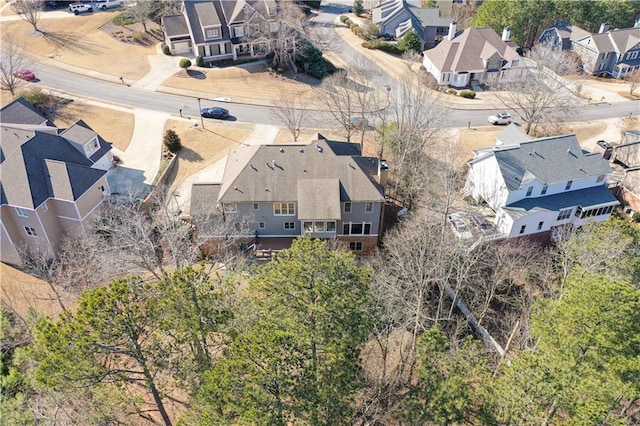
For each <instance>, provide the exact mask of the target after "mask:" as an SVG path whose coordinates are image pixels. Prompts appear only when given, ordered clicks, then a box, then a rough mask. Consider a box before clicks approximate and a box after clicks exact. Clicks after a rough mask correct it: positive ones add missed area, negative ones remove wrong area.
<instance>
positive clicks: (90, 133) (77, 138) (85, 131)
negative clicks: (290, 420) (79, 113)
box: [60, 120, 111, 163]
mask: <svg viewBox="0 0 640 426" xmlns="http://www.w3.org/2000/svg"><path fill="white" fill-rule="evenodd" d="M60 136H62V137H63V138H65V139H67V140H69V141H71V142H75V143H76V144H78V145H83V144H84V143H86V142H87V141H89V140H90V139H91V138H93V137H97V138H98V142H99V143H100V148H99V149H98V150H97V151H96V152H94V153H93V154H91V157H89V158H90V159H91V161H92V162H94V163H95V162H96V161H98V160H99V159H100V158H102V156H103V155H105V154H106V153H107V152H109V151H110V150H111V143H109V142H107V141H105V140H104V139H102V137H100V135H98V134H97V133H96V132H95V131H94V130H93V129H92V128H91V127H89V125H88V124H87V123H85V122H84V121H83V120H78V121H77V122H76V123H74V124H72V125H71V126H70V127H68V128H67V129H65V130H64V131H62V133H60ZM81 152H82V151H81Z"/></svg>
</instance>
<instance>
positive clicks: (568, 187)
mask: <svg viewBox="0 0 640 426" xmlns="http://www.w3.org/2000/svg"><path fill="white" fill-rule="evenodd" d="M571 185H573V181H572V180H570V181H568V182H567V184H566V185H565V187H564V190H565V191H568V190H570V189H571Z"/></svg>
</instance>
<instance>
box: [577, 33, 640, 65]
mask: <svg viewBox="0 0 640 426" xmlns="http://www.w3.org/2000/svg"><path fill="white" fill-rule="evenodd" d="M637 25H640V24H637ZM572 49H573V50H574V51H575V52H576V53H577V54H578V55H579V56H580V58H581V59H582V68H583V69H584V71H585V72H587V73H591V74H596V75H600V74H603V75H604V74H606V75H610V76H611V77H614V78H624V77H626V76H627V75H628V74H629V73H631V72H634V71H637V70H639V69H640V26H636V27H633V28H623V29H614V30H609V25H608V24H602V26H601V27H600V31H599V32H597V33H593V34H589V35H586V36H584V37H582V38H579V39H576V40H573V41H572Z"/></svg>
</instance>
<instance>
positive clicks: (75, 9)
mask: <svg viewBox="0 0 640 426" xmlns="http://www.w3.org/2000/svg"><path fill="white" fill-rule="evenodd" d="M69 12H71V13H73V14H74V15H79V14H81V13H83V12H93V7H92V6H91V5H90V4H87V3H73V4H70V5H69Z"/></svg>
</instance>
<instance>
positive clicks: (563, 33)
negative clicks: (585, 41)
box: [538, 21, 589, 50]
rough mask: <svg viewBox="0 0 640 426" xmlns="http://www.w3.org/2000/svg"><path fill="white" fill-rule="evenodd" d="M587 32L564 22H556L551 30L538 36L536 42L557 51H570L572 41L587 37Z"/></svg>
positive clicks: (548, 29)
mask: <svg viewBox="0 0 640 426" xmlns="http://www.w3.org/2000/svg"><path fill="white" fill-rule="evenodd" d="M588 35H589V32H588V31H587V30H583V29H582V28H580V27H578V26H576V25H571V24H570V23H568V22H566V21H557V22H556V23H555V24H553V26H552V27H551V28H547V29H546V30H544V31H543V32H542V34H540V37H539V38H538V41H539V42H540V43H543V44H546V45H548V46H551V47H553V48H554V49H558V50H570V49H571V45H572V43H573V42H574V41H576V40H579V39H581V38H584V37H587V36H588Z"/></svg>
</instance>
